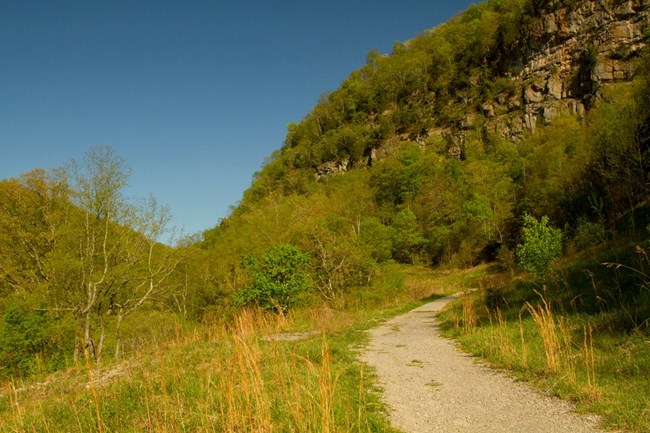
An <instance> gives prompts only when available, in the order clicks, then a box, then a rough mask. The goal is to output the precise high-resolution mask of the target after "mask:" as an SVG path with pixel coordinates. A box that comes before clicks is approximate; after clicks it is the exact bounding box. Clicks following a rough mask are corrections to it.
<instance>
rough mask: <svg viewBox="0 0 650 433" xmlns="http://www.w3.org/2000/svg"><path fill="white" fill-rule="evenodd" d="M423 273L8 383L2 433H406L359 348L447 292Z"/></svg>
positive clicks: (389, 271)
mask: <svg viewBox="0 0 650 433" xmlns="http://www.w3.org/2000/svg"><path fill="white" fill-rule="evenodd" d="M429 274H430V275H431V276H433V274H432V273H431V272H429ZM411 275H415V277H412V276H411ZM425 275H426V270H425V269H415V268H404V267H399V266H391V267H388V268H386V269H385V270H384V271H383V275H382V279H380V280H378V281H377V283H376V288H377V291H378V292H381V296H382V297H383V299H384V301H383V302H380V301H379V300H377V299H374V300H372V302H370V301H368V302H367V303H366V305H364V306H359V307H358V308H354V309H349V310H335V309H333V308H330V307H328V306H327V305H322V306H318V307H314V308H311V309H309V310H305V311H295V312H294V313H293V314H292V315H290V316H289V317H281V316H277V315H273V314H270V313H264V312H261V311H248V312H243V313H242V314H240V315H239V316H237V317H236V319H235V320H234V321H233V322H232V323H228V324H212V325H208V324H206V325H202V326H198V327H195V328H193V329H179V330H178V333H177V334H176V335H175V336H174V337H169V338H167V339H152V342H153V343H152V344H151V345H150V346H148V347H143V349H142V350H141V352H140V354H139V355H138V356H133V357H131V358H130V359H128V360H125V361H124V362H123V363H122V364H116V363H115V364H104V365H102V366H96V365H88V366H87V367H83V366H79V367H75V368H73V369H70V370H68V371H67V372H65V374H63V373H60V374H59V375H58V376H57V378H56V380H52V381H51V382H49V383H46V384H43V385H37V384H35V383H33V382H29V381H25V382H24V383H6V384H4V385H3V387H2V389H1V390H0V431H3V432H5V431H6V432H84V433H85V432H143V431H151V432H212V431H219V432H297V431H300V432H342V433H343V432H345V433H348V432H388V433H389V432H397V430H394V429H392V428H391V426H390V424H389V422H388V419H387V412H386V408H385V406H384V405H383V404H382V403H381V401H380V390H379V389H378V387H377V385H376V379H375V376H374V373H373V372H372V371H369V370H368V369H367V368H366V367H365V366H364V365H363V364H361V363H360V362H358V359H357V358H358V352H359V350H360V348H362V347H363V346H364V345H365V344H366V339H367V335H366V333H365V332H364V331H365V330H367V329H369V328H371V327H373V326H376V325H377V324H378V322H380V321H382V320H385V319H387V318H389V317H392V316H394V315H396V314H399V313H401V312H404V311H407V310H409V309H412V308H414V307H416V306H418V305H420V304H422V303H423V302H425V301H426V300H429V299H432V298H435V297H439V296H442V295H443V293H444V291H443V290H438V288H436V287H433V286H425V281H426V278H425ZM412 278H414V279H415V283H413V279H412ZM305 331H309V332H305ZM300 332H303V334H301V335H300V338H298V339H289V340H283V339H281V338H269V336H277V335H287V334H289V335H292V336H293V335H298V334H299V333H300ZM90 376H92V378H93V380H92V381H90V380H89V377H90Z"/></svg>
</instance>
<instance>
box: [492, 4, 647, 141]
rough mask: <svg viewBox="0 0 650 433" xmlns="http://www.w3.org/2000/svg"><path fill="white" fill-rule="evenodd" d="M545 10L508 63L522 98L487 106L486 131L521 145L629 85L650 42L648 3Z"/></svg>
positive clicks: (505, 97)
mask: <svg viewBox="0 0 650 433" xmlns="http://www.w3.org/2000/svg"><path fill="white" fill-rule="evenodd" d="M576 3H577V5H576V6H573V7H570V6H564V7H561V8H559V9H555V10H543V11H542V12H543V16H542V18H541V19H539V20H537V21H535V22H534V23H533V25H532V27H531V31H530V34H529V35H527V40H526V42H525V44H524V46H523V48H521V49H520V50H519V52H516V53H513V54H514V55H513V56H512V57H511V58H510V59H508V62H509V63H510V64H511V66H514V67H516V68H517V69H519V70H520V72H519V74H518V75H517V76H514V77H513V78H512V79H513V81H514V82H515V83H516V84H517V88H518V89H519V91H518V92H516V93H515V95H513V96H509V95H507V94H502V95H498V96H497V98H496V100H495V101H493V102H491V103H487V104H485V105H484V106H483V112H484V113H483V114H484V115H485V116H486V117H488V118H489V120H488V122H487V124H486V128H487V129H488V130H489V131H491V132H495V133H498V134H499V135H501V136H503V137H504V138H507V139H511V140H513V141H518V140H519V139H520V138H521V136H522V135H523V134H525V133H527V132H533V131H535V129H536V128H537V127H538V125H540V124H546V123H549V122H552V121H553V119H555V118H556V117H558V116H559V115H561V114H563V113H567V112H570V113H575V114H577V115H582V114H583V113H584V112H585V110H586V109H588V108H589V106H590V105H591V104H592V103H593V101H594V99H595V98H597V97H598V96H599V95H600V94H601V91H602V89H603V88H604V87H605V86H607V85H608V84H610V83H613V82H620V81H625V80H630V79H631V78H632V75H633V72H634V71H633V67H634V66H633V59H634V58H635V57H636V56H638V55H639V52H640V50H641V49H642V48H643V47H644V46H645V45H646V43H647V40H648V37H649V36H650V34H649V33H650V32H649V29H650V1H648V0H633V1H621V0H591V1H583V2H576Z"/></svg>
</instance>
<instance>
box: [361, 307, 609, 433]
mask: <svg viewBox="0 0 650 433" xmlns="http://www.w3.org/2000/svg"><path fill="white" fill-rule="evenodd" d="M449 301H450V298H443V299H439V300H437V301H434V302H431V303H429V304H426V305H424V306H422V307H420V308H417V309H415V310H413V311H411V312H409V313H406V314H404V315H401V316H398V317H395V318H393V319H392V320H389V321H387V322H386V323H384V324H382V325H381V326H379V327H377V328H375V329H373V330H371V331H370V337H371V341H370V344H369V346H368V347H367V349H365V351H364V353H363V355H362V360H363V361H364V362H366V363H367V364H368V365H370V366H372V367H374V368H375V369H376V371H377V374H378V376H379V381H380V383H381V385H382V387H383V389H384V401H385V402H386V403H387V404H388V406H389V407H390V410H391V413H390V416H391V421H392V423H393V425H394V426H395V427H397V428H400V429H402V430H404V431H405V432H408V433H425V432H426V433H428V432H442V433H452V432H453V433H456V432H458V433H461V432H462V433H470V432H476V433H479V432H480V433H496V432H499V433H516V432H524V433H565V432H566V433H592V432H602V431H603V430H600V429H599V428H598V417H595V416H579V415H576V414H575V413H574V412H573V411H572V408H571V406H570V405H569V404H568V403H566V402H563V401H561V400H559V399H555V398H548V397H543V396H541V395H540V394H538V393H537V392H535V391H533V390H531V389H530V388H528V387H527V386H525V385H524V384H522V383H517V382H515V381H513V380H512V379H510V378H508V377H506V376H505V375H504V374H502V373H499V372H496V371H494V370H492V369H490V368H488V367H486V366H483V365H480V364H478V363H476V362H475V361H474V360H473V359H472V358H471V357H470V356H469V355H466V354H464V353H462V352H460V351H459V350H458V349H457V348H456V347H455V346H454V344H453V343H452V342H451V341H449V340H447V339H445V338H443V337H442V336H441V335H440V332H439V330H438V325H437V323H436V321H435V316H436V315H437V314H438V312H439V311H440V310H441V309H442V307H443V306H444V305H445V304H446V303H447V302H449Z"/></svg>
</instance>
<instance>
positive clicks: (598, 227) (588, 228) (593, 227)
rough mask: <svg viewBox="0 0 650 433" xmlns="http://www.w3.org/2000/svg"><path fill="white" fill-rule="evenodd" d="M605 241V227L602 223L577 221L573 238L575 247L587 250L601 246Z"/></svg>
mask: <svg viewBox="0 0 650 433" xmlns="http://www.w3.org/2000/svg"><path fill="white" fill-rule="evenodd" d="M606 239H607V235H606V233H605V225H604V224H603V223H602V221H598V222H591V221H587V220H584V219H579V220H578V227H576V234H575V238H574V241H575V243H576V247H578V248H580V249H582V248H588V247H591V246H594V245H599V244H602V243H603V242H605V240H606Z"/></svg>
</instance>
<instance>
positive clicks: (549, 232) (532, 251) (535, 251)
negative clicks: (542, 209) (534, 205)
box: [517, 214, 562, 279]
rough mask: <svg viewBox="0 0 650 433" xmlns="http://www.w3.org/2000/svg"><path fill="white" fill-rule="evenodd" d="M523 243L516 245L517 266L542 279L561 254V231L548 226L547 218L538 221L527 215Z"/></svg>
mask: <svg viewBox="0 0 650 433" xmlns="http://www.w3.org/2000/svg"><path fill="white" fill-rule="evenodd" d="M523 232H524V243H523V244H520V245H517V258H518V259H519V264H521V266H522V267H523V268H524V269H526V270H527V271H529V272H530V273H531V274H533V275H534V276H535V277H536V278H539V279H543V278H544V277H546V274H547V272H548V266H549V264H550V263H551V261H553V259H555V258H558V257H560V255H561V254H562V231H560V229H557V228H554V227H551V226H550V225H549V221H548V217H547V216H543V217H542V218H541V219H540V220H539V221H537V219H535V217H533V216H530V215H528V214H526V215H524V227H523Z"/></svg>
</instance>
